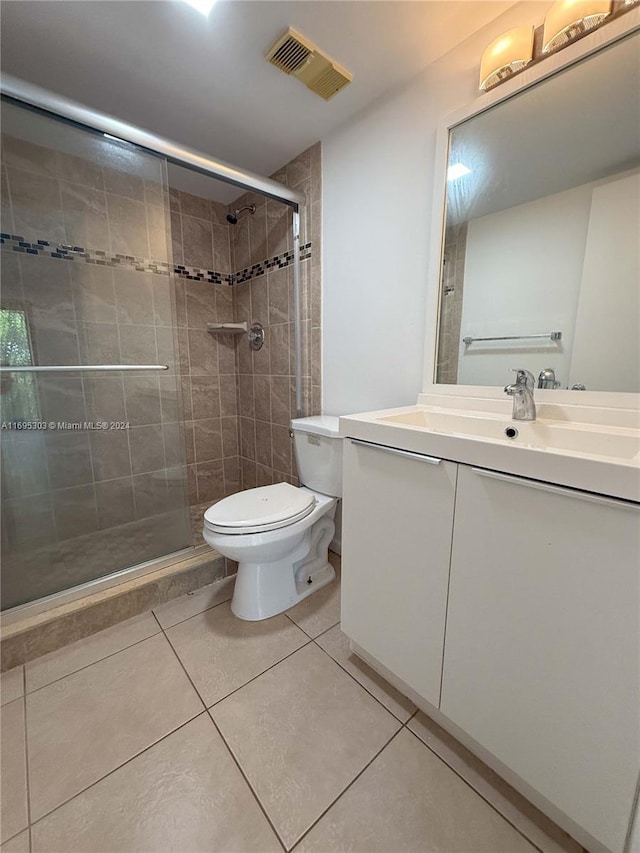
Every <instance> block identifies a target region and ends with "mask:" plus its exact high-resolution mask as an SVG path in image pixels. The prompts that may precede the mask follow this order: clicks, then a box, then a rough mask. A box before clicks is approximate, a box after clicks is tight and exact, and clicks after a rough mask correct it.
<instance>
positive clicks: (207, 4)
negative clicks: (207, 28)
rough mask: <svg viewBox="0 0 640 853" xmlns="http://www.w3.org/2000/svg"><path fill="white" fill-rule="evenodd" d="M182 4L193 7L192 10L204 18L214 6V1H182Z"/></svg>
mask: <svg viewBox="0 0 640 853" xmlns="http://www.w3.org/2000/svg"><path fill="white" fill-rule="evenodd" d="M182 2H183V3H186V4H187V5H188V6H193V8H194V9H197V10H198V12H200V14H201V15H204V16H205V17H207V15H208V14H209V12H210V11H211V10H212V9H213V7H214V6H215V4H216V0H182Z"/></svg>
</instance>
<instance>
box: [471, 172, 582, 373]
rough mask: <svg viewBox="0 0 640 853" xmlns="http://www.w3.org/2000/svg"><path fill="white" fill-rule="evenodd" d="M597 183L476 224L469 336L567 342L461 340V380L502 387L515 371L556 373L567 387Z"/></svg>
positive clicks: (478, 221)
mask: <svg viewBox="0 0 640 853" xmlns="http://www.w3.org/2000/svg"><path fill="white" fill-rule="evenodd" d="M592 186H593V185H592V184H587V185H585V186H582V187H576V188H575V189H572V190H567V191H566V192H562V193H555V194H554V195H550V196H547V197H546V198H541V199H537V200H536V201H532V202H529V203H528V204H519V205H517V206H516V207H512V208H509V209H508V210H501V211H499V212H498V213H491V214H489V215H488V216H481V217H480V218H479V219H473V220H471V222H469V224H468V227H467V246H466V251H465V264H464V289H463V298H462V322H461V326H460V331H461V338H462V337H464V336H466V335H470V336H472V337H494V336H499V335H533V334H542V333H544V332H555V331H561V332H562V341H559V342H558V343H554V342H551V341H535V340H523V341H508V342H507V341H505V342H494V343H489V342H486V343H482V342H480V343H473V344H470V345H469V346H466V345H465V344H464V343H463V342H462V340H461V341H460V350H459V356H458V382H459V383H460V384H462V385H499V384H503V385H504V384H506V383H507V382H511V381H512V378H513V377H512V374H511V373H510V368H517V367H525V368H527V369H528V370H530V371H531V372H532V373H533V374H534V375H535V376H537V375H538V373H539V372H540V371H541V370H542V369H544V368H546V367H552V368H553V369H554V370H555V372H556V378H557V380H558V381H560V382H561V383H562V386H563V387H565V388H566V387H567V384H568V382H569V365H570V363H571V350H572V346H573V333H574V328H575V322H576V311H577V307H578V297H579V293H580V282H581V279H582V263H583V258H584V254H585V244H586V240H587V230H588V227H589V212H590V209H591V195H592V191H593V190H592Z"/></svg>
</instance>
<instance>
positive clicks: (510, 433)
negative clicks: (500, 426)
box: [504, 427, 518, 438]
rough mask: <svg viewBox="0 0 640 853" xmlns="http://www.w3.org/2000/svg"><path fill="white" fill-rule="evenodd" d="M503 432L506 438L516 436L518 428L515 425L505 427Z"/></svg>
mask: <svg viewBox="0 0 640 853" xmlns="http://www.w3.org/2000/svg"><path fill="white" fill-rule="evenodd" d="M504 434H505V435H506V436H507V438H517V437H518V430H517V429H516V428H515V427H507V428H506V429H505V431H504Z"/></svg>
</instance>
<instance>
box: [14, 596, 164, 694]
mask: <svg viewBox="0 0 640 853" xmlns="http://www.w3.org/2000/svg"><path fill="white" fill-rule="evenodd" d="M144 613H153V611H152V610H145V611H144ZM144 613H140V614H139V615H140V616H143V615H144ZM154 615H155V614H154ZM132 618H133V619H135V618H136V617H135V616H133V617H132ZM156 621H157V620H156ZM116 624H122V623H116ZM109 627H115V625H113V626H109ZM105 630H108V629H105ZM98 633H100V632H98ZM161 633H162V628H160V629H159V630H158V631H154V633H153V634H149V636H148V637H143V638H142V639H141V640H136V641H135V643H130V644H129V645H128V646H123V647H122V648H121V649H118V650H117V651H115V652H110V653H109V654H108V655H105V656H104V657H101V658H96V660H94V661H91V663H87V664H85V665H84V666H81V667H79V668H78V669H74V670H72V671H71V672H67V673H66V674H65V675H61V676H60V677H59V678H54V679H53V681H48V682H47V683H46V684H42V685H41V686H40V687H36V688H35V690H30V691H29V692H28V693H26V692H25V696H33V695H34V693H39V692H40V691H41V690H44V689H45V688H46V687H50V686H51V685H52V684H57V683H58V681H62V680H63V679H65V678H69V676H70V675H75V674H76V672H82V671H83V670H85V669H89V667H90V666H94V664H96V663H101V662H102V661H103V660H108V659H109V658H112V657H115V655H119V654H120V652H125V651H126V650H127V649H132V648H133V647H134V646H139V645H140V643H144V642H145V641H146V640H150V639H151V638H152V637H157V636H158V634H161ZM89 636H92V637H95V636H96V634H90V635H89ZM83 639H85V640H87V639H89V637H84V638H83ZM75 642H78V641H75ZM69 645H71V644H69ZM64 648H66V647H65V646H61V647H60V649H55V650H54V651H62V650H63V649H64ZM49 654H51V652H49ZM34 660H38V658H34ZM29 663H31V661H29ZM25 667H26V664H25ZM25 690H26V669H25Z"/></svg>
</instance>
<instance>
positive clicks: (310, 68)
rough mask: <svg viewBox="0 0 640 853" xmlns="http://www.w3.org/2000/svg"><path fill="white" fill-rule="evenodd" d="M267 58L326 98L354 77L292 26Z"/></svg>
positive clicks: (330, 96)
mask: <svg viewBox="0 0 640 853" xmlns="http://www.w3.org/2000/svg"><path fill="white" fill-rule="evenodd" d="M267 60H268V61H269V62H270V63H271V64H272V65H275V66H276V68H279V69H280V71H284V73H285V74H293V75H294V77H297V78H298V79H299V80H301V81H302V82H303V83H304V84H305V86H307V87H308V88H309V89H311V91H312V92H315V93H316V95H320V97H321V98H324V99H325V101H328V100H329V98H332V97H333V96H334V95H335V94H336V93H337V92H339V91H340V89H343V88H344V87H345V86H346V85H347V83H350V82H351V80H352V79H353V77H352V75H351V74H350V73H349V72H348V71H347V70H346V69H344V68H342V67H341V66H340V65H338V64H337V62H334V61H333V60H332V59H331V58H330V57H329V56H327V54H326V53H323V52H322V51H321V50H320V49H319V48H318V47H316V45H315V44H313V42H310V41H309V40H308V39H306V38H305V37H304V36H301V35H300V33H297V32H296V31H295V30H292V29H291V28H289V29H288V30H287V32H286V33H285V34H284V35H283V36H281V37H280V38H279V39H278V41H277V42H276V43H275V44H274V45H273V46H272V47H271V49H270V50H269V52H268V53H267Z"/></svg>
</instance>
